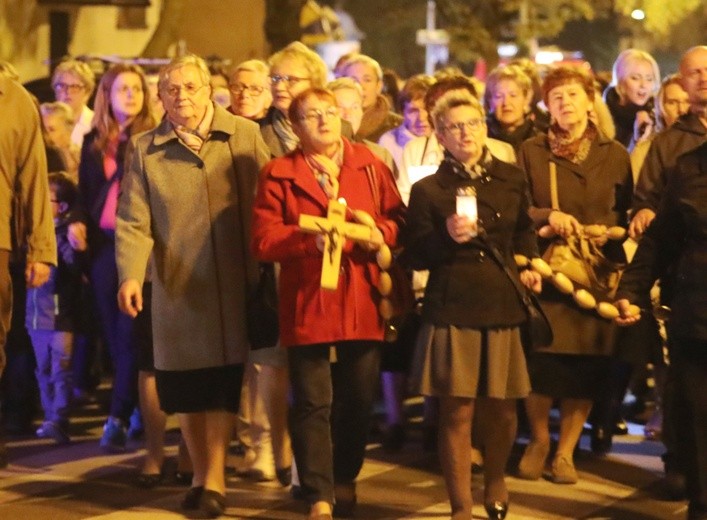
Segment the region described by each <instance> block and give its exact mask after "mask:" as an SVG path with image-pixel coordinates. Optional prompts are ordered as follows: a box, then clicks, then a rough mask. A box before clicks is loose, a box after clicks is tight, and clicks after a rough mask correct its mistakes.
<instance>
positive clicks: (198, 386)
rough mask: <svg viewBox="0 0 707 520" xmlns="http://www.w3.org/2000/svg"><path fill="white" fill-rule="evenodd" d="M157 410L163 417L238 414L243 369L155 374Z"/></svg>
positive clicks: (239, 366) (209, 369)
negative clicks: (180, 414) (221, 412)
mask: <svg viewBox="0 0 707 520" xmlns="http://www.w3.org/2000/svg"><path fill="white" fill-rule="evenodd" d="M155 379H156V383H157V395H158V396H159V398H160V408H162V410H163V411H164V412H165V413H198V412H207V411H217V410H223V411H227V412H231V413H236V412H238V404H239V403H240V400H241V386H242V385H243V365H226V366H221V367H212V368H200V369H197V370H180V371H175V370H155Z"/></svg>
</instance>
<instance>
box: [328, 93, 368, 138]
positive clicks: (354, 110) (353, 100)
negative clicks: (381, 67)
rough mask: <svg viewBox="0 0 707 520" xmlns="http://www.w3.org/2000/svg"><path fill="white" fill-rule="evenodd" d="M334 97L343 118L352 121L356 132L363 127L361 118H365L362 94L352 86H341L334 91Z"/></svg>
mask: <svg viewBox="0 0 707 520" xmlns="http://www.w3.org/2000/svg"><path fill="white" fill-rule="evenodd" d="M334 97H335V98H336V105H337V107H338V108H339V113H340V114H341V119H343V120H344V121H348V122H349V123H351V127H352V128H353V131H354V134H355V133H356V132H358V129H359V128H360V127H361V119H362V118H363V106H362V105H361V95H360V94H359V93H358V92H357V91H356V90H354V89H352V88H340V89H337V90H335V91H334Z"/></svg>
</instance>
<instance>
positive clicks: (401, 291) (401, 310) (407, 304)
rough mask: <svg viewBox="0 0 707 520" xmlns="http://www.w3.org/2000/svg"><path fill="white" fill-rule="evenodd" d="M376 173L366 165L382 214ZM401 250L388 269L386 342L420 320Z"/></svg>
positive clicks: (373, 192) (375, 200)
mask: <svg viewBox="0 0 707 520" xmlns="http://www.w3.org/2000/svg"><path fill="white" fill-rule="evenodd" d="M375 175H376V173H375V171H374V170H373V166H371V165H370V164H369V165H367V166H366V178H367V180H368V187H369V188H370V190H371V195H372V197H373V205H374V206H375V208H376V215H380V193H379V192H378V184H377V183H376V177H375ZM399 254H400V251H396V253H395V254H394V255H393V262H392V263H391V264H390V267H389V268H388V269H387V272H388V274H389V275H390V278H391V280H392V282H393V286H392V289H391V291H390V294H389V295H388V296H387V298H388V299H389V300H390V303H391V304H392V308H393V312H392V316H391V317H390V318H389V319H387V320H386V322H385V334H384V341H385V342H386V343H395V342H396V341H397V339H398V336H399V335H400V330H401V329H402V328H403V327H407V326H408V324H409V323H418V322H419V320H414V319H413V320H410V319H408V318H410V314H411V313H414V312H415V308H416V300H415V293H414V292H413V290H412V273H409V272H408V271H406V270H405V269H404V268H403V267H402V266H401V265H400V264H399V263H398V262H397V261H396V259H397V257H398V256H399Z"/></svg>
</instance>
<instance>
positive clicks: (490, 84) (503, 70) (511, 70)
mask: <svg viewBox="0 0 707 520" xmlns="http://www.w3.org/2000/svg"><path fill="white" fill-rule="evenodd" d="M504 80H506V81H513V82H514V83H515V84H516V85H518V87H519V88H520V90H521V92H522V93H523V96H525V97H528V94H530V93H531V92H532V91H533V84H532V81H531V80H530V78H529V77H528V75H527V74H526V73H525V72H524V71H523V69H522V68H521V67H519V66H518V65H502V66H500V67H496V68H495V69H493V70H492V71H491V74H489V76H488V78H486V88H485V90H484V106H485V107H486V110H489V111H490V110H491V99H492V98H493V93H494V90H495V89H496V87H497V86H498V84H499V83H501V81H504Z"/></svg>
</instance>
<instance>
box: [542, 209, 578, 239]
mask: <svg viewBox="0 0 707 520" xmlns="http://www.w3.org/2000/svg"><path fill="white" fill-rule="evenodd" d="M547 223H548V224H549V225H550V227H551V228H552V230H553V231H554V232H555V233H556V234H557V235H560V236H561V237H562V238H568V237H569V236H571V235H575V234H579V233H581V232H582V224H580V223H579V221H578V220H577V219H576V218H574V217H573V216H572V215H570V214H569V213H563V212H562V211H559V210H553V211H552V212H551V213H550V216H549V217H548V219H547Z"/></svg>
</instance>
